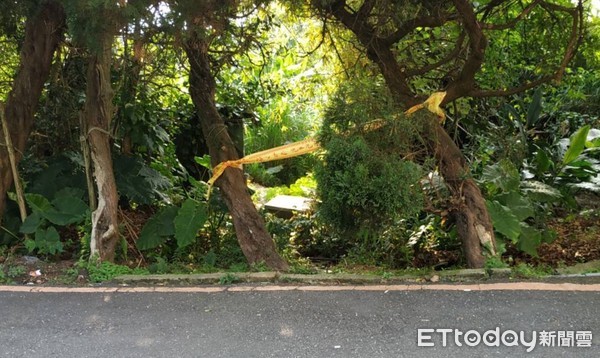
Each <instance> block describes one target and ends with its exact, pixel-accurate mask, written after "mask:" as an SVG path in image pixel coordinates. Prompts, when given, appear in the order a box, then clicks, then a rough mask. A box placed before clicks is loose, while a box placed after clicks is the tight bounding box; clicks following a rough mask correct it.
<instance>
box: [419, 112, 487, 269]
mask: <svg viewBox="0 0 600 358" xmlns="http://www.w3.org/2000/svg"><path fill="white" fill-rule="evenodd" d="M428 117H431V119H429V123H428V125H427V131H426V132H427V133H428V135H427V139H428V140H429V144H430V147H431V150H432V151H433V152H434V153H435V156H436V158H437V160H438V163H439V170H440V174H442V176H443V177H444V180H445V181H446V183H447V184H448V187H449V188H450V190H451V191H452V194H453V197H454V198H453V203H452V204H453V205H452V214H453V215H454V217H455V219H456V229H457V231H458V235H459V237H460V238H461V241H462V247H463V252H464V255H465V257H466V259H467V264H468V265H469V267H472V268H481V267H483V266H484V264H485V256H484V253H487V254H490V255H496V244H495V240H494V228H493V226H492V220H491V218H490V216H489V214H488V210H487V207H486V205H485V199H484V198H483V195H482V194H481V190H479V187H478V186H477V184H476V183H475V181H474V180H473V179H472V178H470V176H469V168H468V166H467V163H466V160H465V157H464V156H463V154H462V152H461V151H460V149H459V148H458V146H457V145H456V143H454V141H453V140H452V138H451V137H450V136H449V135H448V133H447V132H446V131H445V130H444V128H443V127H442V126H441V125H440V124H439V123H438V121H437V117H436V116H435V115H433V114H431V115H430V116H428Z"/></svg>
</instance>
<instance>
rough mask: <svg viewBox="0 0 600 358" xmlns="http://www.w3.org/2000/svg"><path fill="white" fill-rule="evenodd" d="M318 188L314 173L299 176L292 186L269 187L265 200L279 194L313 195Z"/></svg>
mask: <svg viewBox="0 0 600 358" xmlns="http://www.w3.org/2000/svg"><path fill="white" fill-rule="evenodd" d="M316 189H317V181H316V180H315V178H314V177H313V176H312V175H307V176H304V177H301V178H298V180H296V181H295V182H294V183H292V184H291V185H290V186H277V187H273V188H268V189H267V193H266V195H265V200H271V199H273V198H274V197H276V196H277V195H291V196H305V197H312V196H314V195H315V191H316Z"/></svg>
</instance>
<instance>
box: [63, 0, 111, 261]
mask: <svg viewBox="0 0 600 358" xmlns="http://www.w3.org/2000/svg"><path fill="white" fill-rule="evenodd" d="M67 9H68V10H70V11H71V13H70V14H71V17H72V18H71V20H72V21H71V28H70V30H71V31H72V32H74V34H75V36H76V38H77V39H78V40H79V42H80V43H82V44H83V45H84V46H85V47H86V48H87V51H88V52H89V57H88V64H87V75H86V82H87V88H86V93H85V105H84V108H83V112H82V114H81V115H82V121H81V123H82V126H83V128H82V131H83V136H84V137H85V139H86V140H87V143H88V145H89V148H90V154H91V161H92V165H93V176H94V180H95V184H96V189H97V190H96V193H97V198H98V200H97V204H96V205H97V206H96V208H95V210H94V211H93V212H92V232H91V235H90V258H95V259H98V260H99V261H114V256H115V247H116V245H117V242H118V240H119V222H118V202H119V196H118V193H117V185H116V182H115V174H114V170H113V162H112V156H111V134H110V133H111V121H112V117H113V104H112V100H113V90H112V86H111V77H110V76H111V72H110V71H111V59H112V46H113V41H114V36H115V34H116V33H117V31H118V24H119V20H120V19H119V16H118V11H119V9H118V8H117V5H116V4H113V5H109V4H102V3H94V2H89V3H88V4H85V2H80V1H72V2H70V3H69V6H68V7H67Z"/></svg>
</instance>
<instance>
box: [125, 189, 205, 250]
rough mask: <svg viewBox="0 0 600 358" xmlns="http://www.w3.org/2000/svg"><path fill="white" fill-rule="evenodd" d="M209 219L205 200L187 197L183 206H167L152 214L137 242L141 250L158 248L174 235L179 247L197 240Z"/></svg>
mask: <svg viewBox="0 0 600 358" xmlns="http://www.w3.org/2000/svg"><path fill="white" fill-rule="evenodd" d="M207 219H208V215H207V207H206V203H205V202H198V201H196V200H193V199H187V200H185V201H184V202H183V204H182V205H181V207H177V206H167V207H164V208H162V209H160V210H159V211H158V212H157V213H156V214H155V215H154V216H152V217H151V218H150V219H149V220H148V221H147V222H146V225H144V227H143V228H142V231H141V233H140V236H139V238H138V240H137V242H136V244H137V247H138V248H139V249H140V250H148V249H153V248H156V247H158V246H160V245H162V244H164V243H165V242H166V241H167V240H168V239H169V238H170V237H174V238H175V240H176V242H177V247H178V248H179V249H182V248H185V247H186V246H188V245H190V244H192V243H194V242H195V240H196V238H197V235H198V231H199V230H200V229H201V228H202V227H204V225H205V224H206V221H207Z"/></svg>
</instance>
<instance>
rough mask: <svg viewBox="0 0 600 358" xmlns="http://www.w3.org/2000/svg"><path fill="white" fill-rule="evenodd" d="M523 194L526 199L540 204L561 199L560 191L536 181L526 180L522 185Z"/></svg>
mask: <svg viewBox="0 0 600 358" xmlns="http://www.w3.org/2000/svg"><path fill="white" fill-rule="evenodd" d="M522 189H523V192H524V193H526V194H527V197H528V198H530V199H532V200H536V201H541V202H549V203H551V202H555V201H557V200H559V199H560V198H561V197H562V194H561V193H560V191H559V190H558V189H556V188H554V187H552V186H550V185H548V184H544V183H542V182H539V181H536V180H527V181H524V182H523V183H522Z"/></svg>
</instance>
